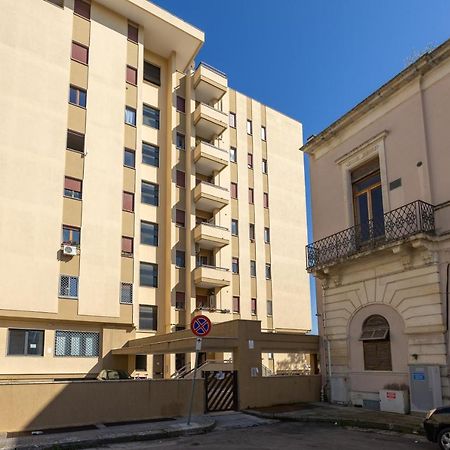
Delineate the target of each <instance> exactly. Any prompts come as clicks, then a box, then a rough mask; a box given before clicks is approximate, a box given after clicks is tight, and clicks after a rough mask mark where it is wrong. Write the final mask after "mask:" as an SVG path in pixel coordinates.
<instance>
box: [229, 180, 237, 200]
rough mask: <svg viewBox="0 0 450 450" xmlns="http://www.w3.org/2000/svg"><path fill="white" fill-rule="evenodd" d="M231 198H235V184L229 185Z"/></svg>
mask: <svg viewBox="0 0 450 450" xmlns="http://www.w3.org/2000/svg"><path fill="white" fill-rule="evenodd" d="M230 191H231V198H237V184H236V183H231V188H230Z"/></svg>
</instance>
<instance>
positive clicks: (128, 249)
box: [122, 236, 133, 253]
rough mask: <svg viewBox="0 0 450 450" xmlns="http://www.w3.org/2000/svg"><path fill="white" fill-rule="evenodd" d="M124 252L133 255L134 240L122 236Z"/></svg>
mask: <svg viewBox="0 0 450 450" xmlns="http://www.w3.org/2000/svg"><path fill="white" fill-rule="evenodd" d="M122 251H123V252H125V253H133V238H129V237H125V236H122Z"/></svg>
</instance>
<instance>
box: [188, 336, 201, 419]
mask: <svg viewBox="0 0 450 450" xmlns="http://www.w3.org/2000/svg"><path fill="white" fill-rule="evenodd" d="M201 349H202V338H201V337H198V338H197V339H196V341H195V363H194V364H195V366H194V378H193V379H192V389H191V399H190V401H189V415H188V420H187V425H188V426H189V425H190V424H191V417H192V404H193V403H194V392H195V380H196V378H197V367H198V354H199V353H200V350H201Z"/></svg>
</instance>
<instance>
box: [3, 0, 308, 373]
mask: <svg viewBox="0 0 450 450" xmlns="http://www.w3.org/2000/svg"><path fill="white" fill-rule="evenodd" d="M0 22H1V23H0V25H1V26H0V30H1V31H0V55H1V58H2V61H3V64H4V66H5V67H9V68H10V69H9V70H8V71H1V74H0V79H1V81H2V85H3V91H2V95H1V100H2V104H3V108H1V112H0V114H1V119H2V123H3V125H2V127H1V131H0V142H1V147H0V155H1V156H0V178H1V180H2V189H1V191H0V248H1V252H0V267H1V270H0V286H1V287H2V288H1V289H2V294H1V295H0V348H1V350H0V361H1V362H0V378H3V379H10V378H41V377H55V376H56V377H80V376H93V375H95V374H96V373H98V372H99V371H100V370H101V369H102V368H105V367H106V368H111V367H115V364H117V361H116V360H115V357H113V356H112V355H111V350H112V349H114V348H119V347H121V346H122V345H124V344H125V343H126V342H127V341H128V340H130V339H134V338H137V337H145V336H152V335H154V334H156V333H169V332H174V331H177V330H180V329H184V328H186V327H189V324H190V321H191V319H192V317H193V316H194V315H196V314H199V313H204V314H207V315H209V317H210V318H211V320H212V322H222V321H226V320H232V319H235V318H243V319H249V320H260V321H261V323H262V328H263V329H264V330H265V331H267V332H276V331H285V332H286V331H304V332H307V331H308V330H310V328H311V319H310V299H309V283H308V276H307V274H306V273H305V272H304V263H305V260H304V253H303V247H304V245H305V244H306V207H305V195H304V193H305V188H304V175H303V162H302V159H301V155H299V152H298V149H299V147H300V146H301V144H302V133H301V124H300V123H299V122H297V121H295V120H293V119H290V118H288V117H286V116H284V115H283V114H281V113H279V112H277V111H275V110H273V109H271V108H269V107H266V106H264V105H262V104H261V103H259V102H257V101H255V100H252V99H251V98H248V97H246V96H244V95H242V94H240V93H238V92H236V91H234V90H232V89H230V88H229V87H228V80H227V77H226V76H225V75H224V74H223V73H221V72H220V71H218V70H216V69H214V68H212V67H210V66H208V65H206V64H203V63H202V64H199V65H198V66H197V67H195V65H194V58H195V57H196V55H197V53H198V51H199V49H200V48H201V46H202V44H203V42H204V34H203V32H201V31H200V30H198V29H196V28H195V27H193V26H191V25H189V24H187V23H186V22H184V21H182V20H181V19H179V18H177V17H175V16H173V15H171V14H169V13H168V12H166V11H164V10H163V9H161V8H159V7H157V6H156V5H154V4H152V3H150V2H148V1H146V0H115V1H114V2H111V1H108V0H92V1H91V2H88V1H84V0H39V1H36V0H24V1H20V2H16V1H13V0H7V1H6V3H5V4H4V5H3V14H2V16H1V19H0ZM25 180H29V182H27V183H25ZM31 181H32V183H31ZM31 185H32V186H34V187H32V186H31ZM25 231H27V232H26V233H25ZM293 236H295V237H296V238H295V239H293ZM204 357H208V358H223V355H204ZM266 358H267V361H266V364H267V365H269V366H270V365H272V368H276V362H275V361H274V360H273V355H266ZM189 362H190V355H189V354H179V355H175V356H166V357H164V356H163V355H155V356H154V357H147V356H145V355H138V356H137V357H136V359H131V358H130V359H129V361H128V367H127V368H128V370H129V371H130V372H133V371H135V370H137V371H138V372H139V373H143V374H145V375H148V376H150V377H155V378H158V377H163V376H168V375H170V374H171V373H172V372H173V371H175V369H179V368H181V367H182V366H184V365H186V364H189ZM281 362H283V361H282V360H281Z"/></svg>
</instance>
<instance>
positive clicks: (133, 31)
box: [128, 23, 139, 43]
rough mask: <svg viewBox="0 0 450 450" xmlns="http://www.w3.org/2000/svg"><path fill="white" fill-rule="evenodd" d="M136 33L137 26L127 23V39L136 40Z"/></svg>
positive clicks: (137, 33) (137, 32)
mask: <svg viewBox="0 0 450 450" xmlns="http://www.w3.org/2000/svg"><path fill="white" fill-rule="evenodd" d="M138 35H139V31H138V29H137V27H135V26H134V25H131V23H129V24H128V39H129V40H130V41H133V42H136V43H137V42H138Z"/></svg>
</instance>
